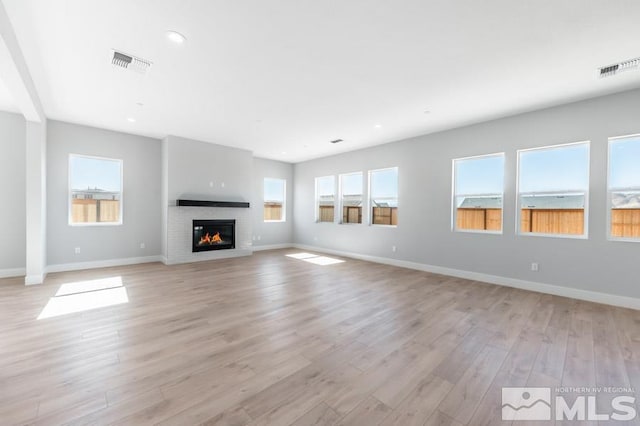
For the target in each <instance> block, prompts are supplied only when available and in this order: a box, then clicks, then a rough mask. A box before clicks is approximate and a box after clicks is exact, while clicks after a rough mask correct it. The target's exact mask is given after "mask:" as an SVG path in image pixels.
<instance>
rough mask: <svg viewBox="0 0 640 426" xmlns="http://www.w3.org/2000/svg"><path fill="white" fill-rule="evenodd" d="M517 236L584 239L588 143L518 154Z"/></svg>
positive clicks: (587, 192)
mask: <svg viewBox="0 0 640 426" xmlns="http://www.w3.org/2000/svg"><path fill="white" fill-rule="evenodd" d="M518 175H519V176H518V212H519V215H520V218H519V220H518V224H519V228H520V234H522V235H527V234H537V235H556V236H557V235H560V236H574V237H586V236H587V227H586V223H587V209H586V206H587V205H588V199H589V142H580V143H574V144H567V145H558V146H553V147H546V148H536V149H528V150H520V151H518Z"/></svg>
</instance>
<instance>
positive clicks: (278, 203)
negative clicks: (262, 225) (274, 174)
mask: <svg viewBox="0 0 640 426" xmlns="http://www.w3.org/2000/svg"><path fill="white" fill-rule="evenodd" d="M286 184H287V181H286V180H284V179H273V178H264V221H265V222H284V221H285V210H286V204H285V194H286V190H285V189H286Z"/></svg>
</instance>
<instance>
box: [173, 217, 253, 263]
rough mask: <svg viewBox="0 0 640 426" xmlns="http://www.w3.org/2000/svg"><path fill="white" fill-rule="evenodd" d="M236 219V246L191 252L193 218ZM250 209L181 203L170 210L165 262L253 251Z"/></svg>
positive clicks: (242, 253)
mask: <svg viewBox="0 0 640 426" xmlns="http://www.w3.org/2000/svg"><path fill="white" fill-rule="evenodd" d="M198 219H203V220H211V219H235V220H236V248H235V249H231V250H213V251H203V252H196V253H192V251H191V249H192V241H191V240H192V234H193V221H194V220H198ZM251 253H252V250H251V209H250V208H241V207H240V208H239V207H178V206H170V207H169V208H168V212H167V257H166V262H165V263H166V264H167V265H174V264H177V263H188V262H197V261H201V260H212V259H224V258H229V257H238V256H248V255H251Z"/></svg>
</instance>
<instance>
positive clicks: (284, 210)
mask: <svg viewBox="0 0 640 426" xmlns="http://www.w3.org/2000/svg"><path fill="white" fill-rule="evenodd" d="M268 180H272V181H281V182H282V214H281V216H280V219H275V220H266V219H265V220H264V223H272V222H286V221H287V180H286V179H284V178H271V177H265V178H264V179H263V180H262V211H263V212H264V204H265V203H266V202H278V201H280V200H267V199H265V197H264V196H265V184H266V183H267V181H268Z"/></svg>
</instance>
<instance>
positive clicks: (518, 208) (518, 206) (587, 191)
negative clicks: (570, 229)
mask: <svg viewBox="0 0 640 426" xmlns="http://www.w3.org/2000/svg"><path fill="white" fill-rule="evenodd" d="M578 145H586V147H587V187H586V189H584V190H565V191H537V192H536V191H534V192H522V193H521V192H520V157H521V154H522V153H523V152H531V151H552V150H555V149H562V148H567V147H571V146H578ZM553 193H557V194H568V193H577V194H583V193H584V213H583V214H584V216H583V217H584V219H583V233H582V235H579V236H575V235H573V234H553V233H548V234H547V233H544V234H543V233H537V232H536V233H531V232H522V229H520V225H522V196H531V195H535V194H553ZM590 197H591V140H584V141H579V142H570V143H564V144H557V145H548V146H541V147H537V148H526V149H519V150H517V151H516V223H515V226H516V236H523V235H528V236H532V237H543V236H553V237H556V238H573V239H584V240H588V239H589V214H590V211H591V209H590V204H589V203H590V201H589V200H590ZM503 214H504V212H503ZM503 220H504V217H503ZM567 235H571V236H570V237H568V236H567Z"/></svg>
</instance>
